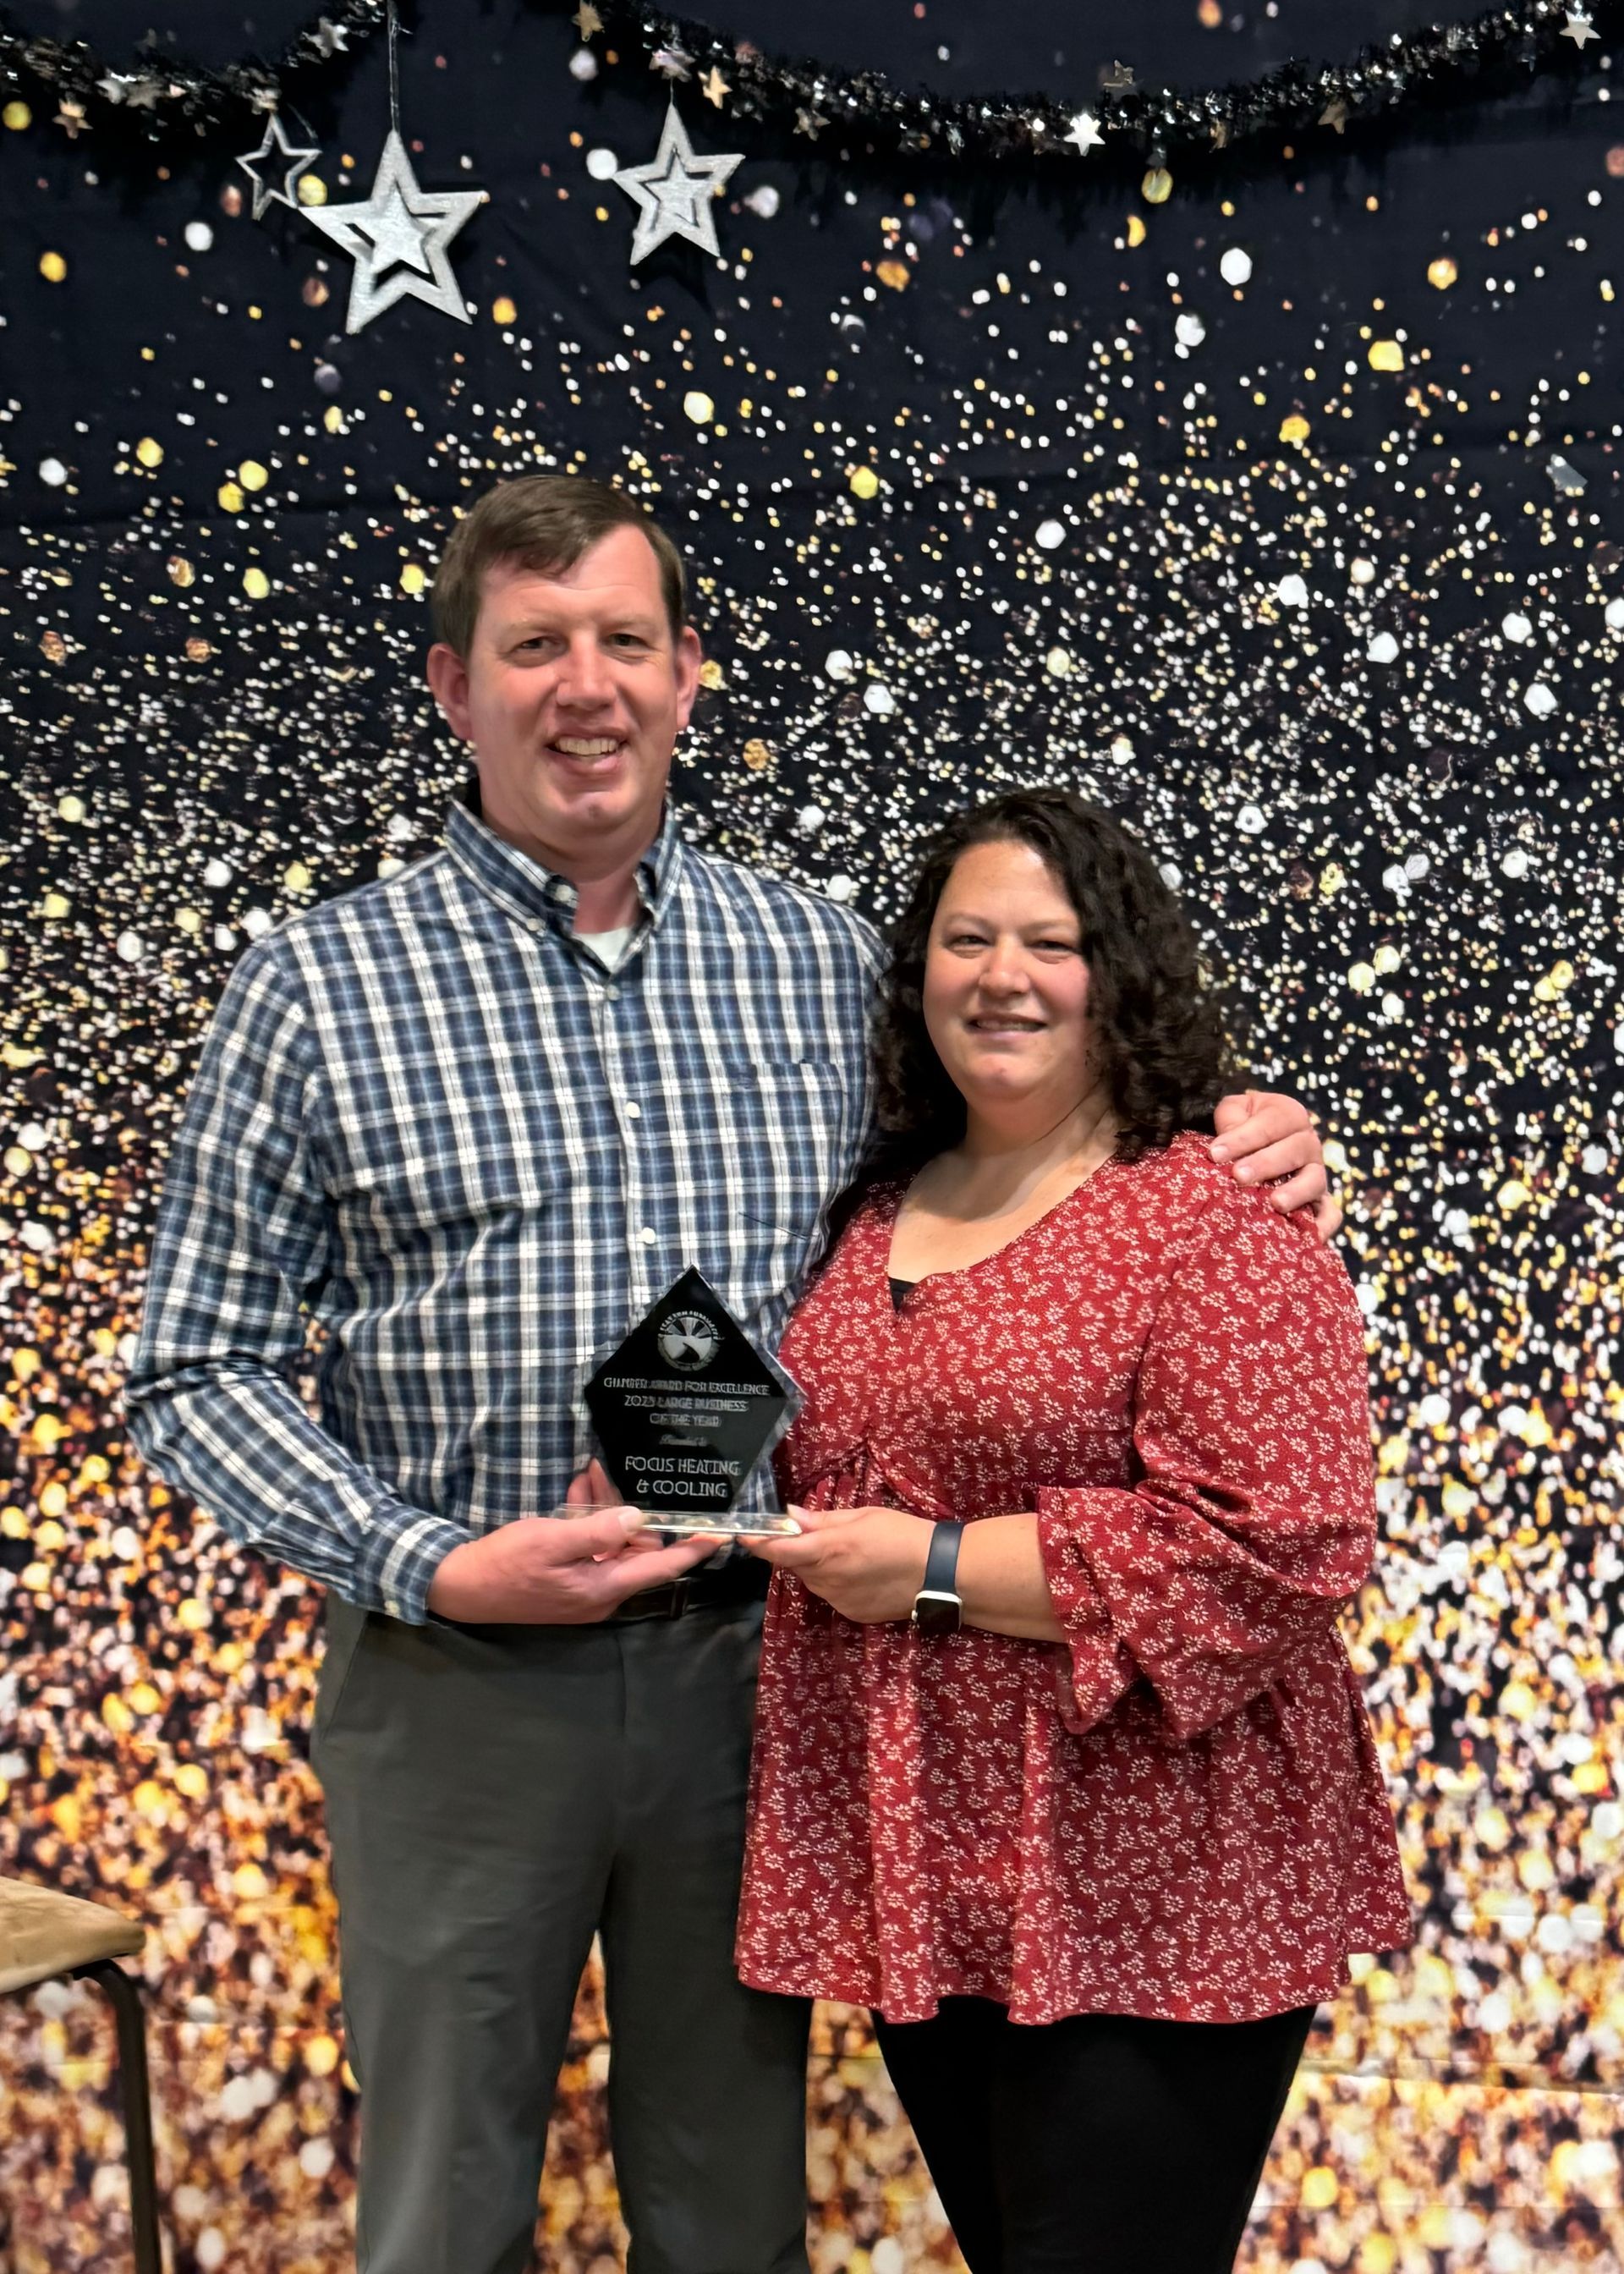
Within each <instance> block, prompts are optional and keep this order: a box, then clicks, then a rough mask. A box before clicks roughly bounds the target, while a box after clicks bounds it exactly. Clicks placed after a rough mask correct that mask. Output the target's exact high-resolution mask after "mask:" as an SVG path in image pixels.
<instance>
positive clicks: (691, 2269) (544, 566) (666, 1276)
mask: <svg viewBox="0 0 1624 2274" xmlns="http://www.w3.org/2000/svg"><path fill="white" fill-rule="evenodd" d="M434 603H435V611H436V619H437V629H438V630H439V632H440V638H439V641H438V643H437V644H436V645H435V646H434V647H433V649H432V651H431V653H430V657H429V666H428V671H429V681H430V684H431V686H432V689H433V691H434V695H435V697H436V699H437V701H438V702H439V704H440V709H441V710H442V712H444V714H445V717H446V719H447V723H448V724H449V726H450V727H451V729H452V731H453V733H454V734H457V735H458V736H459V737H460V738H461V739H462V741H464V742H467V743H469V744H470V747H471V749H472V752H473V759H474V767H475V772H476V776H477V784H476V787H475V788H474V789H473V790H471V791H470V796H469V802H467V803H466V804H464V805H458V806H456V807H454V808H453V809H452V812H451V814H450V817H449V824H448V831H447V844H446V847H445V849H444V850H443V851H442V852H440V853H439V854H437V855H433V856H432V857H431V858H430V859H428V860H426V861H425V862H420V863H418V864H417V865H416V866H414V867H412V868H410V869H409V870H406V871H404V872H403V873H402V874H401V875H400V876H398V877H393V878H391V879H389V880H388V881H387V882H385V883H380V884H376V885H367V886H365V888H363V889H362V890H360V891H357V892H351V893H348V894H346V895H344V896H343V897H342V898H341V899H339V900H334V901H332V902H329V903H328V904H327V906H325V907H320V908H318V909H315V910H313V911H312V912H310V913H309V914H307V915H303V916H301V917H299V918H298V919H297V921H295V922H290V923H289V924H286V925H284V926H283V927H282V929H281V930H278V931H276V932H274V933H273V934H271V935H270V936H269V937H267V938H265V939H264V940H262V941H260V942H259V943H258V944H257V945H255V946H254V947H252V948H251V949H250V950H249V951H248V953H246V954H245V955H244V957H243V958H242V960H241V961H240V962H239V963H238V965H237V968H236V970H235V972H234V973H233V975H232V978H231V981H230V983H229V986H228V988H227V990H226V992H225V995H224V997H223V998H222V1003H221V1005H220V1009H219V1013H218V1014H217V1016H216V1018H215V1020H214V1027H213V1029H212V1031H211V1034H210V1036H209V1039H208V1043H207V1048H206V1050H205V1051H204V1054H203V1058H202V1062H201V1065H200V1066H199V1072H198V1076H197V1080H196V1082H195V1084H194V1086H193V1088H192V1096H191V1099H190V1102H189V1106H188V1111H187V1114H186V1118H185V1123H184V1128H183V1131H182V1133H181V1135H180V1139H179V1141H178V1143H177V1148H176V1152H175V1156H174V1159H173V1162H172V1164H171V1167H170V1170H169V1180H168V1186H167V1189H166V1192H165V1194H164V1201H163V1206H162V1210H161V1213H160V1220H159V1225H158V1231H157V1235H156V1239H155V1244H154V1254H153V1263H152V1276H151V1288H150V1292H149V1297H148V1302H147V1314H146V1320H145V1322H144V1325H143V1329H142V1333H141V1338H140V1348H139V1352H138V1355H137V1358H136V1361H135V1365H134V1367H133V1369H132V1381H131V1385H130V1393H129V1395H130V1405H131V1416H132V1430H133V1434H134V1436H135V1439H136V1442H138V1444H139V1446H140V1447H141V1449H143V1451H144V1452H145V1453H146V1454H147V1457H148V1458H149V1459H150V1460H151V1461H152V1462H153V1463H154V1465H156V1466H157V1467H158V1468H159V1469H160V1470H161V1471H162V1472H163V1473H164V1474H165V1475H167V1476H169V1478H171V1479H173V1480H175V1481H177V1483H180V1484H183V1485H184V1487H186V1488H187V1489H188V1490H190V1491H191V1492H192V1493H193V1494H194V1495H196V1497H197V1498H198V1499H199V1501H201V1502H203V1503H204V1504H205V1505H206V1506H207V1508H208V1509H209V1510H211V1512H212V1513H213V1514H214V1516H215V1517H217V1518H218V1519H219V1520H220V1521H221V1522H222V1524H224V1525H226V1527H227V1528H228V1529H229V1531H230V1532H232V1534H233V1535H234V1537H236V1538H237V1539H238V1540H242V1541H243V1542H244V1543H245V1544H247V1545H249V1546H252V1547H254V1548H256V1549H257V1550H258V1551H259V1553H261V1554H263V1555H269V1556H274V1557H276V1558H278V1559H279V1560H281V1561H282V1562H288V1563H289V1564H291V1565H293V1566H294V1567H295V1568H296V1569H297V1570H302V1571H305V1572H307V1573H308V1574H310V1575H311V1576H312V1577H314V1578H316V1579H319V1580H320V1581H322V1582H323V1583H324V1584H325V1585H327V1588H328V1590H329V1595H328V1648H327V1660H326V1663H325V1666H324V1668H323V1675H322V1684H321V1692H320V1702H319V1706H318V1709H317V1718H316V1730H315V1743H314V1748H313V1751H314V1758H315V1759H316V1763H317V1766H318V1769H319V1771H320V1775H321V1778H322V1781H323V1785H324V1788H325V1790H326V1795H327V1814H328V1825H329V1830H330V1833H331V1838H332V1846H333V1858H334V1870H335V1881H336V1885H337V1889H338V1894H339V1901H340V1905H341V1916H342V1962H343V1974H344V2000H345V2015H346V2024H347V2029H348V2034H349V2038H350V2052H351V2059H352V2060H353V2062H354V2065H355V2067H356V2070H357V2074H358V2076H359V2078H360V2080H361V2088H362V2096H363V2129H364V2142H363V2160H362V2179H361V2195H360V2210H359V2222H358V2252H359V2259H360V2263H361V2266H362V2267H363V2268H364V2269H365V2270H368V2274H516V2270H521V2269H523V2268H524V2267H525V2266H526V2265H528V2263H529V2260H530V2236H531V2230H532V2226H533V2223H534V2218H535V2210H536V2195H537V2185H538V2175H539V2170H540V2165H541V2160H542V2152H543V2146H544V2141H545V2129H546V2122H547V2114H548V2108H549V2105H550V2102H551V2098H552V2094H553V2082H554V2078H555V2074H556V2072H557V2068H558V2066H559V2062H560V2059H561V2057H562V2054H563V2051H564V2046H565V2042H566V2037H567V2032H568V2022H569V2015H570V2011H571V2006H572V2001H573V1999H574V1994H575V1987H576V1984H577V1981H578V1979H579V1977H580V1973H581V1969H582V1966H583V1962H584V1960H585V1958H586V1956H587V1953H588V1950H589V1947H590V1941H591V1938H592V1936H593V1933H594V1932H595V1931H597V1932H598V1933H600V1934H601V1937H602V1944H603V1951H604V1958H605V1984H606V1992H607V1999H608V2009H609V2017H610V2024H611V2029H612V2032H613V2060H612V2065H611V2070H610V2083H609V2099H610V2118H611V2124H612V2127H613V2139H614V2148H615V2158H616V2168H617V2173H618V2177H619V2181H620V2195H621V2201H622V2205H623V2208H624V2211H625V2216H626V2220H627V2224H628V2228H629V2229H630V2232H631V2235H632V2252H633V2263H634V2267H635V2270H636V2274H778V2270H803V2269H804V2268H805V2265H806V2255H805V2232H804V2229H805V2202H804V2176H803V2175H804V2160H803V2125H804V2106H805V2103H804V2064H805V2051H806V2029H807V2011H806V2008H805V2007H804V2006H803V2005H802V2004H801V2003H800V2002H799V2001H796V2000H794V1999H777V1998H772V1997H766V1996H762V1995H759V1994H757V1993H756V1992H750V1991H748V1990H745V1989H743V1988H742V1987H741V1985H740V1984H739V1982H738V1980H737V1978H736V1977H735V1975H734V1972H733V1959H732V1938H733V1911H734V1905H735V1898H736V1893H737V1883H738V1873H739V1864H740V1856H741V1846H742V1823H743V1806H744V1779H745V1766H746V1758H747V1754H748V1743H749V1726H750V1700H751V1685H752V1682H753V1677H754V1660H755V1650H756V1638H757V1635H758V1631H759V1624H760V1603H759V1600H758V1597H759V1592H760V1586H761V1577H762V1567H760V1566H759V1565H757V1564H756V1563H755V1562H749V1561H748V1560H747V1559H742V1558H740V1559H731V1560H724V1561H722V1562H719V1563H718V1564H716V1565H714V1566H713V1567H711V1568H707V1569H706V1570H703V1571H698V1570H695V1566H696V1565H698V1564H699V1562H701V1560H702V1559H703V1558H704V1557H705V1556H706V1555H707V1554H708V1549H707V1547H706V1544H705V1543H704V1542H703V1541H692V1540H689V1541H685V1542H682V1543H680V1544H678V1545H676V1546H669V1547H654V1546H652V1545H650V1544H649V1543H648V1542H647V1541H646V1540H644V1539H643V1538H640V1537H638V1536H637V1534H636V1532H635V1523H636V1519H635V1517H633V1516H632V1515H631V1513H630V1512H629V1511H624V1510H613V1509H598V1510H593V1511H590V1512H583V1513H580V1514H577V1515H574V1516H570V1517H562V1518H554V1519H553V1520H546V1521H543V1520H536V1517H537V1512H538V1511H543V1512H545V1511H550V1510H555V1509H556V1508H557V1507H558V1506H559V1504H560V1502H563V1501H564V1499H565V1495H566V1490H567V1488H568V1487H569V1486H570V1483H571V1480H572V1478H576V1477H578V1475H579V1472H581V1470H582V1468H583V1463H584V1460H585V1457H586V1455H587V1452H588V1449H589V1447H588V1442H587V1439H586V1435H585V1429H584V1422H583V1414H582V1406H581V1389H582V1385H583V1381H584V1379H585V1376H586V1374H588V1373H589V1372H590V1367H591V1365H592V1362H593V1359H594V1356H595V1354H597V1353H598V1352H601V1351H602V1350H603V1349H604V1348H605V1347H606V1346H608V1345H610V1344H613V1342H615V1341H617V1340H618V1339H619V1338H620V1337H621V1336H622V1335H623V1334H624V1333H625V1331H626V1329H627V1328H628V1326H629V1325H630V1324H631V1322H632V1321H634V1320H635V1319H636V1318H637V1317H639V1316H641V1315H642V1314H643V1312H644V1311H645V1310H646V1309H647V1308H648V1307H649V1306H650V1304H651V1303H652V1302H653V1301H654V1300H655V1299H656V1298H658V1295H659V1294H661V1293H662V1292H663V1291H664V1290H665V1288H666V1287H667V1286H669V1285H670V1284H671V1283H672V1282H673V1280H675V1279H676V1278H677V1276H679V1274H680V1272H681V1271H682V1270H683V1269H686V1268H687V1267H688V1265H690V1264H696V1265H697V1266H698V1267H699V1269H701V1270H702V1271H703V1273H704V1274H705V1276H707V1277H708V1278H709V1279H710V1280H711V1282H712V1284H715V1285H716V1286H717V1287H718V1290H719V1291H720V1292H721V1293H722V1294H723V1296H724V1298H725V1299H726V1301H727V1302H728V1304H729V1305H730V1306H731V1307H732V1309H733V1312H734V1313H735V1314H736V1315H737V1316H738V1317H739V1318H740V1319H741V1321H742V1322H743V1324H744V1326H745V1328H746V1329H747V1331H748V1332H749V1333H751V1334H752V1335H754V1336H755V1337H756V1338H757V1339H758V1340H759V1341H760V1342H761V1343H762V1344H763V1345H770V1344H773V1343H775V1342H776V1340H777V1337H778V1333H779V1331H780V1329H782V1327H783V1324H784V1321H785V1319H786V1314H787V1313H788V1310H789V1306H790V1304H791V1302H792V1300H793V1297H794V1294H795V1292H796V1290H797V1288H798V1286H799V1284H800V1283H801V1278H802V1276H803V1275H804V1273H805V1271H806V1269H807V1267H808V1264H809V1262H810V1261H812V1259H813V1256H814V1255H815V1254H816V1248H817V1245H818V1240H819V1234H820V1227H821V1224H822V1221H823V1212H824V1209H825V1208H826V1205H827V1203H828V1201H830V1200H831V1197H832V1196H833V1194H834V1193H836V1192H837V1191H838V1189H839V1188H840V1186H842V1185H843V1184H845V1183H846V1181H847V1179H848V1178H849V1177H850V1175H851V1173H852V1171H853V1167H854V1165H855V1164H856V1163H857V1160H858V1158H859V1156H860V1153H861V1149H862V1146H863V1142H864V1137H865V1132H866V1126H867V1120H868V1088H867V1076H866V1071H865V1065H864V1026H865V1017H866V1010H867V1004H868V994H869V990H870V985H871V982H872V979H873V976H874V974H875V971H876V961H877V950H876V942H875V939H874V937H873V935H872V933H871V932H870V931H869V930H868V927H867V926H866V925H864V924H863V923H862V922H861V920H860V919H859V918H857V917H855V916H853V915H849V914H847V913H846V912H845V911H843V910H841V909H838V908H836V907H831V906H829V905H827V904H826V903H824V902H823V901H822V900H819V899H817V898H816V896H815V895H813V894H811V893H808V892H801V891H798V890H795V889H794V888H793V887H791V886H789V885H785V884H782V883H779V882H778V881H777V880H776V879H773V878H771V877H765V876H761V875H757V874H756V873H754V872H752V871H750V870H745V869H741V868H737V867H734V866H733V865H732V864H731V863H728V862H721V861H716V860H713V859H711V858H709V857H708V856H704V855H700V854H698V853H696V852H695V850H694V849H693V848H692V847H689V846H688V845H687V844H685V843H684V841H683V840H682V838H681V836H680V833H679V832H678V830H677V827H676V824H675V821H674V819H673V817H672V815H671V814H670V812H669V810H668V809H667V808H666V804H665V794H666V781H667V775H668V772H669V769H670V764H671V759H672V753H673V746H674V744H675V741H676V738H677V735H678V734H679V733H680V730H681V729H682V727H684V726H685V725H686V724H687V722H688V714H689V712H690V710H691V708H692V705H693V701H694V694H695V688H696V685H697V683H698V674H699V664H700V645H699V641H698V638H697V636H696V635H695V631H694V629H693V628H692V627H691V626H690V625H689V624H688V623H687V621H686V620H685V615H684V603H683V576H682V566H681V561H680V557H679V556H678V554H677V553H676V552H675V550H674V548H673V546H672V545H671V543H670V541H669V539H668V538H666V537H665V535H664V533H663V532H662V531H659V530H658V528H657V527H656V525H655V524H654V523H652V522H651V521H650V520H649V519H648V517H647V516H645V515H644V514H643V512H642V511H641V509H640V508H637V507H636V506H635V504H633V503H632V502H631V501H628V500H627V499H626V498H625V497H623V496H622V495H621V494H620V493H618V492H616V491H614V490H612V489H610V488H607V487H606V486H603V485H600V484H598V483H595V482H591V481H587V480H583V479H576V478H551V477H535V478H529V479H526V480H522V481H515V482H512V483H508V484H507V485H505V486H500V487H499V488H497V489H496V490H494V491H492V492H491V493H489V494H487V495H486V496H485V498H483V499H482V500H481V501H479V503H478V504H477V506H476V507H475V508H474V509H473V510H472V511H471V512H470V515H469V516H467V518H466V519H465V520H463V521H462V523H461V524H460V525H459V527H458V529H457V530H456V531H455V534H454V536H453V538H452V539H451V542H450V544H449V546H447V552H446V556H445V559H444V561H443V562H442V563H441V566H440V572H439V574H438V576H437V577H436V579H435V586H434ZM1221 1126H1222V1127H1223V1128H1224V1129H1225V1131H1226V1133H1227V1136H1228V1141H1229V1148H1230V1151H1231V1154H1232V1156H1234V1157H1236V1158H1237V1162H1238V1163H1240V1166H1239V1167H1238V1168H1237V1173H1243V1172H1244V1173H1245V1174H1247V1175H1249V1176H1252V1177H1256V1178H1274V1177H1276V1176H1281V1175H1283V1174H1288V1173H1289V1174H1290V1175H1291V1181H1290V1182H1289V1184H1287V1185H1286V1186H1284V1187H1283V1188H1282V1191H1281V1193H1280V1194H1279V1198H1280V1199H1281V1200H1282V1203H1283V1204H1291V1203H1293V1202H1295V1201H1302V1200H1304V1199H1307V1200H1310V1201H1312V1200H1314V1199H1316V1198H1318V1197H1319V1194H1321V1193H1323V1190H1324V1180H1323V1176H1322V1174H1321V1172H1320V1171H1319V1165H1318V1162H1319V1154H1318V1146H1317V1143H1316V1141H1315V1140H1314V1138H1313V1135H1312V1130H1311V1129H1310V1128H1309V1127H1308V1124H1307V1117H1306V1115H1305V1114H1304V1112H1303V1111H1302V1109H1301V1108H1300V1107H1297V1106H1294V1105H1292V1104H1291V1103H1289V1101H1286V1100H1274V1101H1269V1100H1259V1099H1256V1098H1249V1099H1247V1100H1239V1099H1232V1100H1228V1101H1226V1102H1225V1105H1224V1107H1223V1108H1222V1109H1221ZM311 1319H314V1320H315V1321H318V1322H320V1326H321V1327H322V1328H323V1329H325V1342H324V1346H323V1349H322V1352H321V1358H320V1420H319V1421H318V1420H316V1419H312V1418H311V1417H310V1416H309V1415H307V1414H306V1412H305V1410H304V1408H303V1407H302V1406H301V1405H300V1404H299V1403H298V1401H297V1398H296V1397H295V1396H294V1394H293V1391H292V1390H291V1389H290V1388H289V1383H288V1374H289V1370H290V1369H291V1367H293V1365H294V1364H295V1363H296V1362H297V1359H299V1358H300V1356H301V1354H302V1353H303V1352H304V1349H305V1332H306V1326H307V1323H308V1321H310V1320H311ZM750 1489H751V1492H752V1494H753V1495H754V1499H753V1501H752V1502H750V1503H748V1504H752V1505H756V1506H763V1505H768V1504H770V1503H769V1502H768V1499H767V1495H768V1494H769V1493H770V1489H771V1487H770V1485H769V1484H768V1482H767V1481H766V1480H764V1479H758V1480H756V1483H755V1484H754V1485H753V1486H752V1487H751V1488H750ZM582 1497H583V1487H581V1486H580V1485H579V1484H577V1486H576V1487H575V1498H576V1500H577V1501H579V1500H580V1499H581V1498H582ZM690 1573H692V1574H693V1576H692V1577H688V1576H687V1575H688V1574H690Z"/></svg>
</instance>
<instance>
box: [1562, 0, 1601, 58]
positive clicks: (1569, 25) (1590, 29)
mask: <svg viewBox="0 0 1624 2274" xmlns="http://www.w3.org/2000/svg"><path fill="white" fill-rule="evenodd" d="M1561 37H1562V38H1563V39H1564V40H1571V41H1573V43H1574V45H1575V48H1577V49H1580V50H1581V52H1583V48H1584V43H1585V41H1587V40H1599V39H1600V37H1601V34H1600V33H1599V32H1598V30H1597V28H1596V26H1595V25H1594V24H1592V23H1591V21H1590V18H1589V17H1588V16H1587V15H1586V14H1585V12H1584V11H1583V8H1570V9H1569V10H1568V21H1567V22H1566V23H1565V24H1564V25H1563V26H1562V29H1561Z"/></svg>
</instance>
